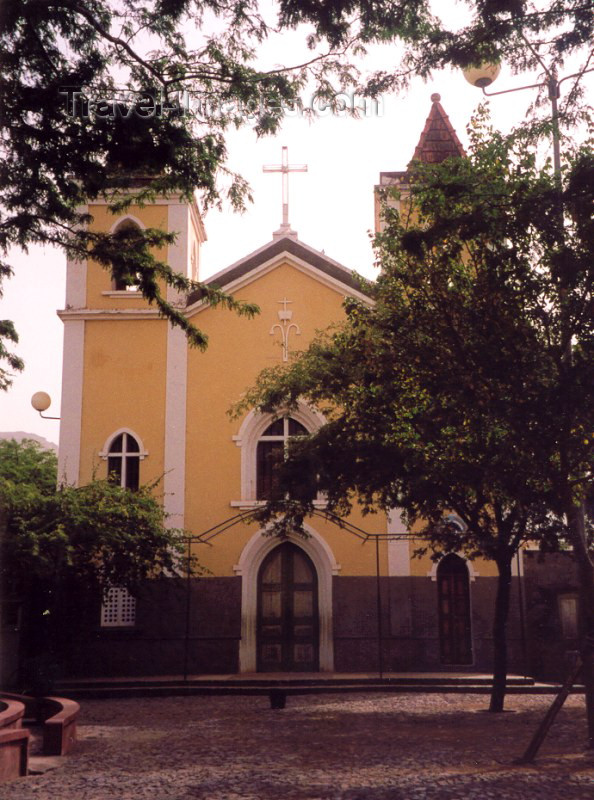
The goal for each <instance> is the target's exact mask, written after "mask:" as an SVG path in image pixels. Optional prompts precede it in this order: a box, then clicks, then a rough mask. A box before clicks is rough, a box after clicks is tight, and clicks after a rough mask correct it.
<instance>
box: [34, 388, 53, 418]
mask: <svg viewBox="0 0 594 800" xmlns="http://www.w3.org/2000/svg"><path fill="white" fill-rule="evenodd" d="M51 403H52V398H51V397H50V396H49V394H48V393H47V392H35V394H34V395H33V397H32V398H31V405H32V406H33V408H34V409H35V411H39V412H40V413H41V412H42V411H47V409H48V408H49V407H50V405H51Z"/></svg>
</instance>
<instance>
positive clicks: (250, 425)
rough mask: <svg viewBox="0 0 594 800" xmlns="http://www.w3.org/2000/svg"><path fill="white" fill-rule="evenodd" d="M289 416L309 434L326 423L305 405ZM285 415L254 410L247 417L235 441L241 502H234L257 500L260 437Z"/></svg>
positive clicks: (288, 413)
mask: <svg viewBox="0 0 594 800" xmlns="http://www.w3.org/2000/svg"><path fill="white" fill-rule="evenodd" d="M286 413H287V416H290V417H292V418H293V419H295V420H297V422H300V423H301V424H302V425H303V426H304V427H305V428H307V430H308V431H309V432H311V431H314V430H316V429H317V428H320V427H321V426H322V425H323V424H324V423H325V421H326V420H325V419H324V415H323V414H320V412H319V411H315V410H314V409H312V408H309V406H307V405H306V404H305V403H299V405H298V407H297V408H295V409H291V410H290V411H287V412H286ZM282 416H284V414H282V413H278V414H276V415H275V414H262V413H261V412H260V411H257V410H256V409H252V410H251V411H250V412H249V414H247V416H246V417H245V419H244V420H243V422H242V423H241V426H240V428H239V431H238V433H237V435H236V436H233V437H232V438H233V441H234V442H235V444H236V445H237V446H238V447H241V501H234V504H235V505H237V504H238V503H239V502H241V503H247V504H248V505H252V504H255V503H257V500H256V482H257V481H256V478H257V474H256V448H257V446H258V441H259V440H260V437H261V436H262V434H263V433H264V431H265V430H266V428H267V427H268V426H269V425H270V423H271V422H272V421H273V420H274V419H277V418H278V417H282Z"/></svg>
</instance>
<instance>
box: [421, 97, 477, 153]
mask: <svg viewBox="0 0 594 800" xmlns="http://www.w3.org/2000/svg"><path fill="white" fill-rule="evenodd" d="M440 100H441V96H440V95H438V94H432V95H431V101H432V103H433V104H432V106H431V111H430V112H429V116H428V117H427V120H426V122H425V127H424V128H423V132H422V133H421V138H420V139H419V143H418V144H417V146H416V148H415V152H414V154H413V157H412V160H413V161H422V162H423V163H424V164H438V163H439V162H440V161H444V160H445V159H446V158H449V157H450V156H464V155H466V154H465V152H464V148H463V147H462V143H461V142H460V139H458V136H457V135H456V131H455V130H454V129H453V127H452V123H451V122H450V119H449V117H448V115H447V114H446V113H445V111H444V110H443V106H442V105H441V103H440Z"/></svg>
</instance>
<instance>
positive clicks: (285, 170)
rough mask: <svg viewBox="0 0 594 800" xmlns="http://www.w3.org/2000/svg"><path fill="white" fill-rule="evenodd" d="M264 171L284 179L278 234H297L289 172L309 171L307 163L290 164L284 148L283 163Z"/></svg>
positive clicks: (287, 151) (271, 165) (287, 152)
mask: <svg viewBox="0 0 594 800" xmlns="http://www.w3.org/2000/svg"><path fill="white" fill-rule="evenodd" d="M262 172H280V173H281V174H282V176H283V180H282V197H283V221H282V223H281V226H280V228H279V229H278V231H276V232H275V233H276V234H278V235H285V236H286V235H291V234H292V235H295V231H292V230H291V226H290V224H289V172H307V164H289V148H288V147H283V149H282V163H281V164H268V165H266V166H264V167H262ZM279 302H282V301H279Z"/></svg>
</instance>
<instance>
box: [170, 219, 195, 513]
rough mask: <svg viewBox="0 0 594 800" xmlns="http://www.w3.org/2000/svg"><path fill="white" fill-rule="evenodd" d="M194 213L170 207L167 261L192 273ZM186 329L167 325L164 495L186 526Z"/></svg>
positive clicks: (176, 297) (174, 296) (173, 297)
mask: <svg viewBox="0 0 594 800" xmlns="http://www.w3.org/2000/svg"><path fill="white" fill-rule="evenodd" d="M189 222H190V215H189V213H188V207H187V206H185V205H177V206H175V205H172V206H170V207H169V219H168V230H169V231H176V232H177V234H178V236H177V239H176V241H175V242H174V243H173V244H170V245H169V246H168V248H167V263H168V264H169V266H170V267H171V269H173V270H174V272H180V273H182V274H183V275H188V271H189V269H190V258H189V250H188V247H189V238H190V231H189ZM167 300H168V302H169V303H172V304H176V303H180V302H181V300H182V297H181V295H180V294H179V293H178V292H176V291H175V289H173V287H171V286H168V287H167ZM187 348H188V345H187V339H186V335H185V333H184V332H183V331H182V330H181V328H179V327H174V326H173V325H172V324H171V323H168V325H167V371H166V378H165V443H164V454H163V458H164V472H165V474H164V478H163V488H164V499H163V506H164V509H165V513H166V515H167V517H166V524H167V525H168V526H169V527H172V528H183V527H184V520H185V493H186V425H187V421H186V414H187V408H186V403H187V399H186V398H187V385H188V352H187Z"/></svg>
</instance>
